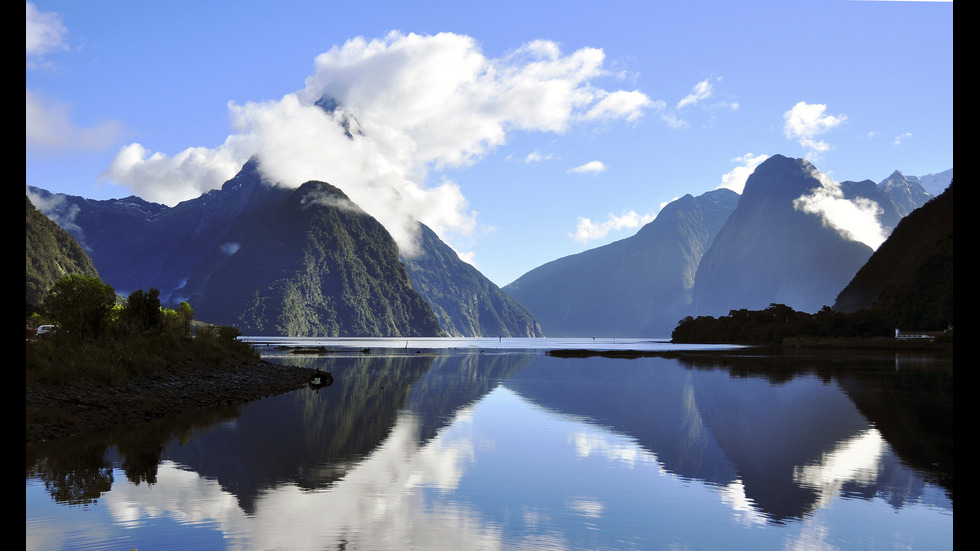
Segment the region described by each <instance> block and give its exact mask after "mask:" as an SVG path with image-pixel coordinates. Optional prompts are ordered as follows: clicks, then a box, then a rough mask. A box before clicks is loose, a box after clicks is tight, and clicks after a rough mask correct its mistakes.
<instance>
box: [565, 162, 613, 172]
mask: <svg viewBox="0 0 980 551" xmlns="http://www.w3.org/2000/svg"><path fill="white" fill-rule="evenodd" d="M605 170H606V165H605V164H603V162H602V161H589V162H587V163H585V164H584V165H579V166H577V167H574V168H570V169H568V171H569V172H572V173H575V174H598V173H600V172H604V171H605Z"/></svg>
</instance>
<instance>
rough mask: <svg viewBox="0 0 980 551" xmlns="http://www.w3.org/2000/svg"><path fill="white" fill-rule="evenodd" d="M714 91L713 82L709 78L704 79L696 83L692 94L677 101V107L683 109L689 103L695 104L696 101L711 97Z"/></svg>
mask: <svg viewBox="0 0 980 551" xmlns="http://www.w3.org/2000/svg"><path fill="white" fill-rule="evenodd" d="M712 91H713V89H712V86H711V82H709V81H708V80H707V79H705V80H702V81H701V82H699V83H697V84H695V85H694V88H693V89H692V90H691V93H690V94H688V95H686V96H684V97H683V98H682V99H681V101H679V102H677V109H683V108H685V107H687V106H688V105H694V104H695V103H698V102H700V101H701V100H703V99H706V98H708V97H710V96H711V93H712Z"/></svg>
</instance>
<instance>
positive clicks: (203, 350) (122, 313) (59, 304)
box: [26, 275, 258, 384]
mask: <svg viewBox="0 0 980 551" xmlns="http://www.w3.org/2000/svg"><path fill="white" fill-rule="evenodd" d="M115 296H116V295H115V291H114V290H113V289H112V287H111V286H109V285H107V284H105V283H103V282H102V281H101V280H100V279H99V278H97V277H92V276H79V275H72V276H67V277H65V278H63V279H61V280H59V281H58V282H57V283H56V284H55V285H54V286H53V287H52V289H51V291H49V293H48V294H47V296H46V297H45V301H44V308H43V311H41V312H32V313H30V314H29V315H28V320H29V323H30V324H32V325H34V326H35V327H36V326H37V324H38V323H42V322H43V323H51V324H54V325H57V327H58V330H57V331H55V332H54V333H51V334H46V335H43V336H37V337H33V338H28V339H27V354H26V356H27V366H26V377H27V382H28V383H39V384H61V383H64V382H67V381H69V380H77V379H84V380H92V381H98V382H103V383H107V384H115V383H120V382H123V381H125V380H126V379H128V378H130V377H147V376H149V377H152V376H155V375H165V374H173V373H179V372H181V371H184V370H190V369H201V368H207V367H218V366H221V365H226V364H227V363H229V362H238V363H244V362H250V361H254V360H255V359H257V358H258V354H257V353H256V352H255V351H254V349H253V348H252V347H251V346H249V345H248V344H246V343H242V342H240V341H238V340H237V339H236V337H237V336H238V335H239V334H240V333H239V332H238V330H237V329H235V328H232V327H218V326H210V325H206V324H200V323H195V322H193V316H194V311H193V309H192V308H191V307H190V305H189V304H188V303H186V302H184V303H181V304H180V306H178V307H177V308H176V309H168V308H161V306H160V300H159V291H158V290H157V289H150V290H149V291H148V292H144V291H143V290H142V289H140V290H137V291H134V292H133V293H130V295H129V297H128V299H126V300H125V301H124V302H123V303H122V304H115V300H116V299H115ZM195 329H196V331H195Z"/></svg>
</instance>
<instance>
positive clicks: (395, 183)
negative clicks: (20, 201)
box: [25, 0, 953, 286]
mask: <svg viewBox="0 0 980 551" xmlns="http://www.w3.org/2000/svg"><path fill="white" fill-rule="evenodd" d="M952 32H953V4H952V2H925V1H888V0H885V1H860V0H801V1H792V2H787V1H785V0H776V1H743V2H731V1H697V0H694V1H685V2H660V1H646V2H615V1H607V2H484V3H477V2H406V1H401V2H373V1H362V2H325V1H319V2H314V1H293V2H268V1H238V2H231V1H211V2H185V1H172V2H123V1H118V2H117V1H100V2H84V1H76V0H72V1H68V0H65V1H57V0H50V1H41V0H38V1H35V2H28V3H27V56H26V59H27V62H26V75H27V76H26V89H27V110H26V111H27V116H26V123H27V132H26V136H27V137H26V171H25V173H26V174H25V175H26V183H27V185H32V186H38V187H41V188H44V189H47V190H49V191H52V192H57V193H68V194H73V195H80V196H83V197H88V198H93V199H107V198H114V197H125V196H128V195H133V194H135V195H139V196H141V197H143V198H144V199H147V200H150V201H156V202H160V203H165V204H175V203H176V202H178V201H181V200H186V199H190V198H193V197H196V196H199V195H200V194H201V193H203V192H205V191H207V190H209V189H214V188H217V187H220V185H221V183H223V182H224V181H225V180H227V179H228V178H230V177H231V176H233V175H234V173H235V172H236V171H237V169H238V168H240V167H241V165H242V164H243V163H244V162H245V160H247V159H248V157H249V156H251V155H252V154H256V153H257V154H259V156H260V158H261V159H263V161H264V163H263V170H264V171H265V172H266V174H267V176H268V177H269V178H270V179H272V180H274V181H277V182H279V183H280V184H281V185H298V184H300V183H302V181H306V180H309V179H314V178H315V179H320V180H324V181H327V182H330V183H332V184H334V185H336V186H338V187H340V188H341V189H343V190H344V191H345V192H346V193H347V194H348V195H349V196H350V197H351V198H352V199H353V200H354V201H355V202H356V203H358V204H359V205H360V206H361V207H363V208H365V210H367V211H368V212H370V213H371V214H373V215H375V216H376V217H377V218H378V219H379V220H381V221H382V222H383V223H384V224H385V225H386V227H388V229H389V231H391V233H392V234H393V236H395V237H396V239H397V240H398V241H399V243H400V245H401V246H402V247H403V249H404V250H407V251H408V250H411V245H412V235H411V231H410V228H411V223H410V221H411V220H413V219H418V220H422V221H423V222H425V223H427V224H428V225H429V226H431V227H432V228H433V229H435V230H436V231H437V232H438V233H439V234H440V235H441V236H442V237H443V239H444V240H445V241H447V243H449V244H450V245H451V246H452V247H453V248H454V249H455V250H456V251H457V252H458V253H459V254H460V256H461V257H462V258H464V259H466V260H468V261H470V262H472V263H473V264H474V265H475V266H476V267H477V268H479V269H480V270H481V271H482V272H483V273H484V274H485V275H486V276H487V277H489V278H490V279H491V280H493V281H494V282H495V283H497V284H498V285H501V286H503V285H506V284H507V283H510V282H511V281H513V280H514V279H516V278H517V277H519V276H521V275H522V274H524V273H525V272H527V271H529V270H531V269H533V268H535V267H537V266H539V265H541V264H543V263H545V262H548V261H551V260H554V259H556V258H559V257H562V256H566V255H569V254H574V253H576V252H580V251H583V250H586V249H589V248H593V247H596V246H599V245H602V244H605V243H609V242H611V241H614V240H618V239H622V238H625V237H628V236H630V235H632V234H634V233H635V232H636V231H637V230H638V229H639V227H640V226H641V225H642V224H644V223H646V222H648V221H649V220H651V219H653V217H655V216H656V214H657V212H658V211H659V210H660V208H661V207H662V206H663V205H664V204H665V203H667V202H669V201H671V200H673V199H676V198H677V197H680V196H682V195H684V194H686V193H690V194H692V195H699V194H701V193H704V192H706V191H709V190H712V189H715V188H717V187H721V186H727V187H732V188H734V189H736V190H738V189H740V185H741V184H742V183H744V180H745V178H746V177H747V176H748V174H749V173H750V172H751V170H752V167H754V166H755V165H756V164H758V163H759V162H761V161H762V160H764V159H765V158H766V157H767V156H769V155H774V154H781V155H786V156H789V157H802V158H807V159H809V160H810V161H811V162H813V164H814V165H815V166H816V167H817V168H818V169H819V170H820V171H821V172H823V173H824V174H826V175H827V176H828V177H829V178H830V179H831V180H833V181H837V182H839V181H844V180H864V179H871V180H874V181H875V182H879V181H881V180H883V179H884V178H886V177H887V176H888V175H889V174H890V173H891V172H893V171H894V170H900V171H902V172H903V173H904V174H907V175H915V176H923V175H927V174H934V173H938V172H942V171H944V170H948V169H950V168H952V167H953V38H952ZM325 93H328V94H330V95H331V96H334V97H336V98H337V99H338V100H339V101H340V104H341V110H342V111H341V112H342V113H343V114H344V115H345V116H347V117H348V118H350V117H353V119H354V120H356V121H357V124H358V125H359V128H360V129H361V132H362V133H361V134H360V135H358V136H356V138H355V139H353V140H351V139H348V138H346V137H345V136H343V134H342V133H340V132H338V130H337V129H338V128H339V125H338V124H337V123H338V120H337V119H331V118H330V117H328V116H326V115H325V114H323V112H322V111H318V110H317V109H316V108H314V107H313V106H312V102H313V101H314V100H315V99H316V98H317V97H319V96H320V95H322V94H325ZM341 112H338V114H337V116H340V114H341Z"/></svg>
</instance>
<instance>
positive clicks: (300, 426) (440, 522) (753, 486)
mask: <svg viewBox="0 0 980 551" xmlns="http://www.w3.org/2000/svg"><path fill="white" fill-rule="evenodd" d="M495 341H496V339H482V340H476V341H458V342H459V343H460V346H461V347H462V348H459V349H454V350H449V349H448V347H447V344H446V342H445V341H438V342H437V341H434V340H433V341H426V342H425V343H420V342H418V341H409V342H407V343H406V342H405V341H398V340H391V341H377V340H370V341H343V342H341V341H330V342H329V343H326V344H329V345H330V346H331V348H330V352H329V353H328V354H324V355H316V354H290V353H288V352H286V351H283V350H281V349H279V348H278V347H277V346H275V345H267V344H258V346H261V347H262V349H263V351H264V354H265V355H266V356H267V357H268V358H269V359H271V360H273V361H279V362H282V363H291V364H295V365H306V366H310V367H319V368H321V369H324V370H327V371H330V372H331V373H332V374H333V377H334V382H333V384H332V385H330V386H326V387H323V388H319V389H313V388H304V389H301V390H298V391H296V392H291V393H288V394H284V395H280V396H276V397H272V398H267V399H263V400H260V401H257V402H253V403H250V404H247V405H243V406H239V407H234V408H222V409H217V410H212V411H207V412H201V413H198V414H195V415H191V416H186V417H181V418H176V419H169V420H166V421H159V422H154V423H150V424H146V425H142V426H140V427H137V428H135V429H132V428H129V429H126V428H121V429H115V430H112V431H106V432H103V433H98V434H92V435H87V436H85V437H80V438H73V439H66V440H64V441H58V442H51V443H47V444H43V445H38V446H33V447H29V448H28V449H27V477H26V480H27V484H26V488H27V490H26V493H27V539H26V543H27V545H26V548H27V549H114V550H115V549H133V548H136V549H140V550H151V549H246V550H248V549H290V550H293V549H298V550H304V549H384V550H388V549H453V550H467V549H671V550H681V549H691V550H701V549H841V550H844V549H916V550H918V549H952V548H953V498H952V494H953V492H952V478H953V452H952V447H953V432H952V430H953V429H952V427H953V391H952V382H953V361H952V358H951V357H937V356H930V355H905V354H898V355H897V354H894V353H892V354H835V355H824V354H816V355H814V354H792V355H782V354H777V355H771V354H759V353H758V351H755V350H752V349H743V350H733V351H727V352H725V351H718V350H708V349H700V350H694V351H689V352H681V351H677V350H673V349H672V348H671V347H670V346H669V345H664V344H662V343H655V342H650V341H631V342H626V341H620V342H615V343H613V342H611V340H610V341H609V342H606V343H597V344H595V345H594V346H595V348H597V349H610V350H613V349H616V348H618V347H623V348H625V349H639V348H656V349H663V350H670V351H671V354H670V357H641V358H635V359H624V358H605V357H588V358H559V357H553V356H549V355H547V354H546V353H544V349H546V348H549V347H550V346H551V345H554V344H555V342H549V343H544V344H548V346H544V347H542V346H537V345H540V344H543V343H542V342H541V341H540V340H538V339H535V340H533V341H534V342H532V343H522V344H521V345H520V346H517V345H516V343H513V342H512V343H510V344H507V339H503V340H501V341H499V342H496V344H495ZM262 342H263V343H264V342H265V340H263V341H262ZM338 343H339V344H343V345H344V346H348V347H350V348H351V351H350V352H337V351H336V350H337V349H336V348H335V345H337V344H338ZM276 344H282V343H276ZM300 344H303V345H314V344H325V343H323V342H320V341H313V340H306V341H302V342H301V343H300ZM532 345H535V346H532ZM384 346H387V347H388V349H384ZM562 346H567V347H571V348H577V347H579V346H589V347H591V346H592V343H591V339H588V340H585V341H580V342H578V341H577V342H567V343H564V344H562ZM364 348H369V349H370V351H369V353H364V352H361V350H362V349H364Z"/></svg>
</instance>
